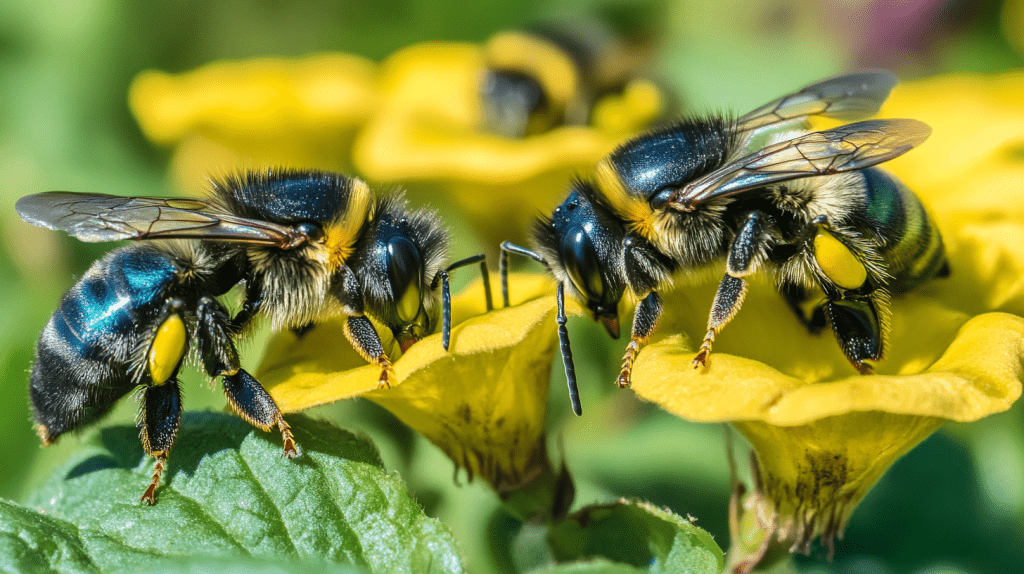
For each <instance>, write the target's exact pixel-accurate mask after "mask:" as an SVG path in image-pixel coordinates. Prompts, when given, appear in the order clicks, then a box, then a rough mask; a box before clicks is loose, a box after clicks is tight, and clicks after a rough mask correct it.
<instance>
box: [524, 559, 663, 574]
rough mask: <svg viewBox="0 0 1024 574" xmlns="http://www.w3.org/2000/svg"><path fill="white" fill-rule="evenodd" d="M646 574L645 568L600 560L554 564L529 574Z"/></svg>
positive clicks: (531, 571)
mask: <svg viewBox="0 0 1024 574" xmlns="http://www.w3.org/2000/svg"><path fill="white" fill-rule="evenodd" d="M644 572H646V570H644V569H643V568H637V567H636V566H630V565H629V564H623V563H621V562H610V561H608V560H604V559H601V558H598V559H595V560H592V561H590V562H573V563H570V564H552V565H550V566H545V567H544V568H539V569H537V570H530V571H529V572H528V574H644Z"/></svg>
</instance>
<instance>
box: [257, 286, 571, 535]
mask: <svg viewBox="0 0 1024 574" xmlns="http://www.w3.org/2000/svg"><path fill="white" fill-rule="evenodd" d="M496 280H497V276H495V278H494V279H493V280H492V281H496ZM509 281H510V285H511V287H512V288H511V296H512V303H513V306H511V307H508V308H505V309H498V310H496V311H494V312H491V313H487V314H484V311H485V304H484V294H483V288H482V285H481V282H479V281H478V282H477V283H474V284H473V285H471V286H470V287H469V288H468V289H466V290H465V291H463V292H462V293H461V294H459V295H457V296H454V297H452V339H451V346H450V348H449V350H448V351H447V352H446V351H444V349H443V348H442V347H441V338H440V335H439V334H434V335H431V336H429V337H426V338H424V339H422V340H420V341H418V342H417V343H416V344H414V345H413V346H412V347H410V348H409V349H408V351H406V353H405V354H403V355H402V356H401V357H399V358H398V359H397V360H396V361H395V362H394V368H395V374H396V375H397V379H398V383H397V384H395V385H392V387H391V388H389V389H378V388H377V387H378V379H379V376H380V368H379V367H377V366H371V365H367V364H366V361H365V360H364V359H362V358H361V357H360V356H359V355H357V354H356V352H355V351H354V350H353V349H352V348H351V347H350V346H349V345H348V344H347V343H346V340H345V336H344V334H343V332H342V324H341V322H340V321H329V322H326V323H323V324H321V325H318V326H317V327H316V328H315V329H314V330H312V331H311V332H309V333H307V334H306V335H305V336H303V337H302V338H296V336H295V335H294V334H292V333H289V332H285V333H279V334H277V335H275V337H274V338H273V339H272V340H271V343H270V345H269V347H268V349H267V352H266V354H265V358H264V360H263V363H262V365H261V366H260V369H259V378H260V380H261V381H262V382H263V385H264V386H265V387H266V388H267V390H268V391H269V392H270V394H271V396H273V397H274V400H275V401H277V404H278V405H279V406H280V407H281V410H282V411H284V412H285V413H290V412H297V411H301V410H303V409H307V408H309V407H312V406H316V405H321V404H325V403H329V402H333V401H338V400H341V399H346V398H351V397H356V396H362V397H365V398H367V399H369V400H371V401H374V402H376V403H378V404H380V405H381V406H383V407H385V408H386V409H388V410H390V411H391V412H392V413H394V414H395V416H397V417H398V418H399V419H401V420H402V421H403V422H404V423H405V424H407V425H408V426H409V427H411V428H413V429H414V430H416V431H418V432H420V433H421V434H423V435H424V436H426V437H427V438H428V439H430V440H431V441H432V442H434V444H436V445H437V446H438V447H440V448H441V449H442V450H443V451H444V452H445V453H446V454H447V455H448V456H449V457H450V458H451V459H452V460H453V461H454V462H455V464H456V465H457V466H458V467H460V468H463V469H465V470H466V471H467V473H468V474H469V476H470V477H471V478H472V477H473V476H480V477H482V478H484V479H485V480H487V481H488V482H489V483H490V484H491V485H492V486H493V487H494V488H495V490H496V491H497V492H498V494H499V496H501V497H502V499H503V500H505V501H506V503H507V504H508V505H509V506H510V509H511V510H512V511H514V512H517V513H518V514H519V515H520V516H521V517H523V518H530V517H533V516H537V515H539V514H542V513H544V512H547V511H551V510H552V508H556V510H557V509H558V508H561V507H559V506H558V505H559V504H563V505H564V504H565V501H564V500H560V499H559V498H560V497H563V496H567V495H568V496H571V492H566V491H565V490H564V487H565V486H566V485H565V483H564V482H560V480H564V478H565V477H563V476H559V474H558V473H557V472H556V471H555V470H554V469H552V468H551V465H550V463H549V461H548V457H547V452H546V447H545V442H544V416H545V412H546V408H547V396H548V383H549V380H550V372H551V361H552V357H553V354H554V350H555V330H554V329H553V328H552V325H553V324H554V312H555V306H554V300H553V297H551V293H552V292H553V287H552V284H551V281H550V279H548V278H547V277H544V276H539V275H537V276H528V275H513V276H511V277H510V278H509ZM387 331H388V330H387V329H381V330H380V332H381V337H382V339H383V338H386V337H387V333H386V332H387ZM385 344H387V342H385ZM524 492H526V493H528V495H524ZM510 499H511V500H510ZM562 510H567V508H562Z"/></svg>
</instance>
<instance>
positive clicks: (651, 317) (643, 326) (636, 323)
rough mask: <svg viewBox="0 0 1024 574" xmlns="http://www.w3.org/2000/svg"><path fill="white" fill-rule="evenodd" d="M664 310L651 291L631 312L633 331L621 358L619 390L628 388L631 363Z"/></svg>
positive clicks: (656, 295) (658, 299)
mask: <svg viewBox="0 0 1024 574" xmlns="http://www.w3.org/2000/svg"><path fill="white" fill-rule="evenodd" d="M664 309H665V304H664V301H663V300H662V298H661V295H659V294H658V292H657V291H651V292H650V293H648V294H647V296H646V297H644V298H643V299H642V300H641V301H640V303H639V304H637V306H636V311H634V312H633V330H632V332H631V335H630V338H629V345H627V346H626V354H625V356H624V357H623V358H622V370H621V371H619V378H618V381H617V383H618V385H619V387H620V388H624V387H628V386H629V385H630V382H631V377H632V373H633V362H634V361H636V356H637V354H638V353H639V352H640V347H641V346H643V345H646V344H647V341H649V340H650V338H651V334H652V333H654V329H655V327H657V326H658V320H659V319H661V313H662V311H664Z"/></svg>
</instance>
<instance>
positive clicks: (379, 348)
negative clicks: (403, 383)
mask: <svg viewBox="0 0 1024 574" xmlns="http://www.w3.org/2000/svg"><path fill="white" fill-rule="evenodd" d="M345 337H347V338H348V341H349V343H352V346H353V347H355V349H356V351H357V352H358V353H359V354H360V355H362V357H363V358H364V359H366V360H367V362H370V363H375V364H377V365H378V366H380V382H379V383H378V385H377V386H378V387H379V388H382V389H386V388H388V387H390V386H391V380H392V379H395V378H397V376H396V375H395V369H394V367H392V366H391V359H389V358H388V356H387V353H385V352H384V344H383V343H381V342H380V336H379V335H377V330H376V329H374V328H373V323H371V322H370V320H369V319H367V318H366V317H349V318H348V319H347V320H346V321H345Z"/></svg>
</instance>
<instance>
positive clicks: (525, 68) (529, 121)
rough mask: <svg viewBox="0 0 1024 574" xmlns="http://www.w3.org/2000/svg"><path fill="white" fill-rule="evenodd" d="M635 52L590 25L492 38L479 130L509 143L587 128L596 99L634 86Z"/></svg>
mask: <svg viewBox="0 0 1024 574" xmlns="http://www.w3.org/2000/svg"><path fill="white" fill-rule="evenodd" d="M638 52H639V50H637V49H636V47H634V46H631V45H629V44H628V43H626V42H624V41H623V40H622V39H620V38H618V37H616V35H615V34H614V33H613V32H612V31H610V30H608V29H607V28H606V27H604V26H601V25H600V24H599V23H596V22H595V23H591V24H590V25H586V24H580V23H574V24H573V25H572V26H569V25H547V26H534V27H532V28H527V29H523V30H512V31H506V32H501V33H498V34H495V35H494V36H492V37H491V38H490V39H489V40H488V41H487V43H486V45H485V46H484V59H485V62H486V70H485V72H484V77H483V79H482V82H481V86H480V95H481V101H482V104H483V107H484V123H485V125H486V127H487V128H488V130H489V131H491V132H492V133H495V134H498V135H502V136H505V137H509V138H522V137H526V136H531V135H536V134H541V133H544V132H547V131H550V130H552V129H554V128H556V127H559V126H564V125H586V124H588V123H589V121H590V115H591V112H592V110H593V108H594V106H595V104H596V103H597V102H598V101H599V100H600V99H601V98H602V97H604V96H607V95H610V94H617V93H620V92H622V91H623V90H624V89H625V88H626V86H627V85H628V84H629V82H630V81H631V80H633V79H634V75H633V73H632V71H633V70H634V69H636V67H637V65H638V64H639V63H640V62H639V61H640V60H641V59H642V55H641V54H639V53H638Z"/></svg>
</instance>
